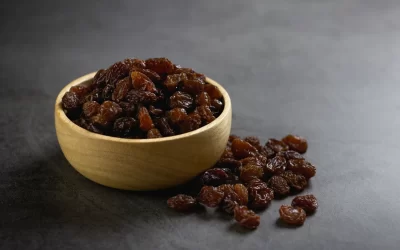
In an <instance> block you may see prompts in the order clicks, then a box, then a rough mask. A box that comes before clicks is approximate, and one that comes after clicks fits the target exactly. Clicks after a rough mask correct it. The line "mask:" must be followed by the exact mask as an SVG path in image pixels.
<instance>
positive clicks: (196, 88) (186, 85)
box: [182, 80, 204, 95]
mask: <svg viewBox="0 0 400 250" xmlns="http://www.w3.org/2000/svg"><path fill="white" fill-rule="evenodd" d="M182 84H183V85H182V91H183V92H186V93H189V94H192V95H197V94H199V93H201V92H203V90H204V82H203V81H199V80H184V81H183V83H182Z"/></svg>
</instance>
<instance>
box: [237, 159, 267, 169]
mask: <svg viewBox="0 0 400 250" xmlns="http://www.w3.org/2000/svg"><path fill="white" fill-rule="evenodd" d="M240 162H241V163H242V165H247V164H251V165H257V166H260V167H264V165H265V164H266V161H264V160H261V159H260V158H259V157H254V156H253V157H247V158H244V159H241V160H240Z"/></svg>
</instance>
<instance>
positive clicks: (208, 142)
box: [54, 73, 232, 190]
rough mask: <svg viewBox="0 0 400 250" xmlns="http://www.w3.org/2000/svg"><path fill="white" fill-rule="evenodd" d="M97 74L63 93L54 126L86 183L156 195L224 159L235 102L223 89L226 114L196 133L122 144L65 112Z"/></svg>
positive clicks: (63, 146)
mask: <svg viewBox="0 0 400 250" xmlns="http://www.w3.org/2000/svg"><path fill="white" fill-rule="evenodd" d="M94 75H95V73H91V74H88V75H85V76H82V77H80V78H78V79H76V80H74V81H72V82H71V83H69V84H68V85H67V86H65V87H64V89H63V90H61V92H60V93H59V95H58V97H57V100H56V103H55V114H54V115H55V126H56V133H57V139H58V142H59V144H60V147H61V150H62V152H63V153H64V155H65V157H66V158H67V160H68V161H69V163H70V164H71V165H72V166H73V167H74V168H75V169H76V170H77V171H78V172H79V173H81V174H82V175H83V176H85V177H86V178H88V179H90V180H92V181H94V182H96V183H99V184H102V185H104V186H108V187H112V188H118V189H125V190H157V189H164V188H168V187H172V186H175V185H178V184H182V183H184V182H186V181H188V180H190V179H191V178H193V177H194V176H196V175H198V174H199V173H201V172H202V171H204V170H206V169H208V168H210V167H212V166H213V165H214V164H215V163H216V162H217V161H218V159H219V157H220V156H221V155H222V153H223V151H224V149H225V146H226V143H227V141H228V138H229V134H230V130H231V122H232V106H231V100H230V98H229V95H228V93H227V92H226V91H225V89H224V88H223V87H222V86H221V85H219V84H218V83H217V82H215V81H213V80H212V79H209V78H207V82H208V83H210V84H213V85H215V86H217V87H218V88H219V90H220V91H221V92H222V94H223V98H224V101H225V108H224V111H223V112H222V114H221V115H220V116H219V117H218V118H217V119H215V121H213V122H211V123H210V124H208V125H206V126H204V127H201V128H199V129H197V130H195V131H192V132H189V133H185V134H181V135H176V136H171V137H166V138H157V139H122V138H117V137H111V136H105V135H99V134H95V133H92V132H90V131H87V130H85V129H83V128H81V127H79V126H77V125H76V124H74V123H73V122H72V121H71V120H70V119H69V118H68V117H67V116H66V115H65V113H64V111H63V109H62V107H61V98H62V97H63V95H64V94H65V93H66V92H67V91H68V90H69V89H70V88H71V87H72V86H75V85H88V84H89V83H90V82H91V81H92V80H93V77H94Z"/></svg>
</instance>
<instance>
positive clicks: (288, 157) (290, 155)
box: [276, 150, 304, 160]
mask: <svg viewBox="0 0 400 250" xmlns="http://www.w3.org/2000/svg"><path fill="white" fill-rule="evenodd" d="M276 155H279V156H283V157H284V158H285V159H286V160H291V159H299V160H303V159H304V157H303V156H302V155H301V154H299V153H297V152H296V151H293V150H288V151H281V152H278V153H277V154H276Z"/></svg>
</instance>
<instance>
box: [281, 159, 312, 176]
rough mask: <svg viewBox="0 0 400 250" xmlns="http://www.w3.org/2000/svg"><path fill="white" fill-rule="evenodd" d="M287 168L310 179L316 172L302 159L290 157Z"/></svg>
mask: <svg viewBox="0 0 400 250" xmlns="http://www.w3.org/2000/svg"><path fill="white" fill-rule="evenodd" d="M287 169H288V170H290V171H292V172H293V173H296V174H301V175H303V176H304V177H306V179H310V178H311V177H313V176H314V175H315V173H316V168H315V167H314V166H313V165H312V164H311V163H309V162H308V161H306V160H304V159H291V160H289V162H288V164H287Z"/></svg>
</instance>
